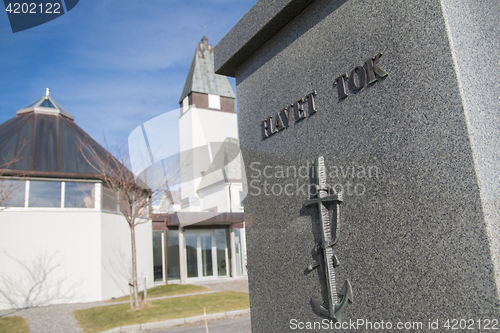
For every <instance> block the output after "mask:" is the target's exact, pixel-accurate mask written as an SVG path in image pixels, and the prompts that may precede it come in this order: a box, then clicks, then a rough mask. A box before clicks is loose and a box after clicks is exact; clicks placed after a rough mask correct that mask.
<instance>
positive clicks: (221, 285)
mask: <svg viewBox="0 0 500 333" xmlns="http://www.w3.org/2000/svg"><path fill="white" fill-rule="evenodd" d="M196 284H200V285H203V286H206V287H208V288H210V289H211V290H212V291H213V292H219V291H224V290H234V291H239V292H246V293H248V279H247V278H246V277H244V278H238V279H235V280H233V279H227V280H224V281H222V282H220V281H215V282H200V283H196ZM191 295H192V294H191ZM106 305H110V304H109V303H104V302H92V303H73V304H60V305H49V306H42V307H37V308H30V309H24V310H18V311H15V310H0V317H4V316H5V317H7V316H19V317H23V318H26V319H27V320H28V324H29V325H30V331H31V333H83V330H82V329H81V328H80V327H79V326H78V324H77V323H76V320H75V318H74V316H73V311H75V310H82V309H88V308H92V307H96V306H106Z"/></svg>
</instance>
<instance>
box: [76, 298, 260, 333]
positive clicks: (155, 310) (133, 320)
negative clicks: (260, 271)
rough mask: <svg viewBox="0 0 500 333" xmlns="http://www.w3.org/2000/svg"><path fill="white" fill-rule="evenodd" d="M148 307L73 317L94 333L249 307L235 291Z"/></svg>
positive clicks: (95, 311)
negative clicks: (204, 311) (204, 309)
mask: <svg viewBox="0 0 500 333" xmlns="http://www.w3.org/2000/svg"><path fill="white" fill-rule="evenodd" d="M148 294H149V293H148ZM149 303H150V305H151V307H150V308H146V309H142V310H139V311H129V310H130V305H129V304H116V305H109V306H102V307H96V308H91V309H86V310H77V311H75V312H74V315H75V318H76V320H77V322H78V325H80V327H81V328H82V329H83V330H84V331H85V332H86V333H97V332H102V331H105V330H109V329H111V328H114V327H119V326H126V325H134V324H142V323H148V322H154V321H162V320H168V319H175V318H185V317H193V316H200V315H203V307H205V308H206V311H207V314H209V313H218V312H225V311H232V310H239V309H248V308H249V307H250V302H249V298H248V294H247V293H239V292H235V291H223V292H220V293H210V294H205V295H193V296H186V297H175V298H167V299H160V300H152V301H150V302H149Z"/></svg>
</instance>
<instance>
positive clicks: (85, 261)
mask: <svg viewBox="0 0 500 333" xmlns="http://www.w3.org/2000/svg"><path fill="white" fill-rule="evenodd" d="M100 234H101V232H100V212H99V211H94V210H76V212H75V211H73V212H72V211H70V210H61V209H29V210H24V211H23V210H17V211H12V210H5V211H2V212H0V276H1V278H0V290H2V291H4V292H6V293H7V295H8V296H12V297H14V298H15V300H16V302H18V303H19V304H22V303H23V299H25V298H26V297H25V296H21V293H22V292H26V290H28V289H29V288H31V287H33V286H34V285H35V283H36V280H39V279H42V278H43V274H42V272H45V273H46V277H45V279H44V280H45V281H44V282H42V283H41V287H40V288H39V289H40V290H39V291H40V292H39V294H38V295H37V296H36V297H34V299H35V302H36V303H37V304H39V305H44V304H46V303H49V304H52V303H72V302H89V301H96V300H100V299H101V292H100V290H101V266H100V264H99V263H100V251H101V236H100ZM30 271H31V272H30ZM35 272H36V273H35ZM9 281H10V282H11V283H10V284H11V286H10V287H9V286H8V284H9ZM6 284H7V285H6ZM16 295H17V296H16ZM0 302H1V304H0V308H3V309H5V308H11V306H9V305H8V304H6V300H5V297H2V296H1V295H0Z"/></svg>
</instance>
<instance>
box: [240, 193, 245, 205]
mask: <svg viewBox="0 0 500 333" xmlns="http://www.w3.org/2000/svg"><path fill="white" fill-rule="evenodd" d="M243 199H244V197H243V191H240V207H242V208H243Z"/></svg>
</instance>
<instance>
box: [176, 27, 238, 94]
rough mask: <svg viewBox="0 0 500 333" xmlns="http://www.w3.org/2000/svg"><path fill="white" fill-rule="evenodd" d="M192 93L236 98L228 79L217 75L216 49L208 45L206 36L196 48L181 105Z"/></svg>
mask: <svg viewBox="0 0 500 333" xmlns="http://www.w3.org/2000/svg"><path fill="white" fill-rule="evenodd" d="M192 92H198V93H202V94H212V95H219V96H222V97H229V98H236V96H235V94H234V91H233V88H232V87H231V84H229V80H228V79H227V77H225V76H224V75H219V74H215V71H214V48H213V47H212V45H209V44H208V38H207V37H206V36H203V38H202V40H201V43H198V45H197V46H196V51H195V52H194V57H193V61H192V62H191V67H190V68H189V72H188V76H187V78H186V83H185V84H184V89H183V90H182V94H181V97H180V99H179V103H181V102H182V100H183V99H184V98H185V97H186V96H188V95H189V94H191V93H192Z"/></svg>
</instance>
